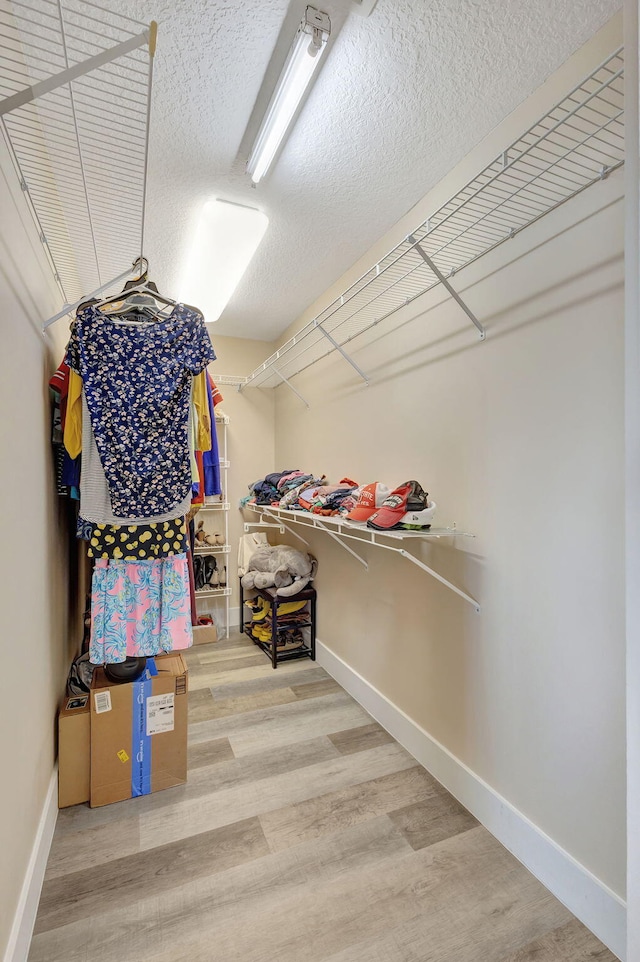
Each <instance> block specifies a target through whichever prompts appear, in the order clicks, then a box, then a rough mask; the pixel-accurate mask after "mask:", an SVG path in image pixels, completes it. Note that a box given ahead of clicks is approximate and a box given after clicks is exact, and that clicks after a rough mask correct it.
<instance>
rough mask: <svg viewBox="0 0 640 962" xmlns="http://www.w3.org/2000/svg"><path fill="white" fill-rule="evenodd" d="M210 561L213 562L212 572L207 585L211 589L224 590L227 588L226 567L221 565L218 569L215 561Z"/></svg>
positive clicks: (213, 559)
mask: <svg viewBox="0 0 640 962" xmlns="http://www.w3.org/2000/svg"><path fill="white" fill-rule="evenodd" d="M212 561H213V562H214V565H213V571H212V572H211V576H210V578H209V581H208V583H209V584H210V585H211V587H212V588H226V587H227V566H226V565H221V566H220V567H218V565H217V563H216V559H215V558H212Z"/></svg>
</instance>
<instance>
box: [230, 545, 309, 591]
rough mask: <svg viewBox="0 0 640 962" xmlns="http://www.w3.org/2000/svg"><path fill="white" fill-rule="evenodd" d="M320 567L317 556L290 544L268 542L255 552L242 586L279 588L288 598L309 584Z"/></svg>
mask: <svg viewBox="0 0 640 962" xmlns="http://www.w3.org/2000/svg"><path fill="white" fill-rule="evenodd" d="M317 568H318V562H317V561H316V559H315V558H314V557H313V555H310V554H306V553H305V552H302V551H298V550H297V549H296V548H292V547H291V546H290V545H288V544H276V545H270V544H266V545H263V546H262V547H261V548H258V550H257V551H254V553H253V554H252V555H251V557H250V559H249V563H248V565H247V570H246V572H245V574H244V575H243V576H242V587H243V588H272V587H275V588H276V589H277V591H276V594H277V595H278V596H279V597H283V598H288V597H290V596H291V595H297V594H298V592H299V591H302V590H303V589H304V588H306V587H307V585H308V584H309V582H310V581H312V580H313V578H314V576H315V573H316V571H317Z"/></svg>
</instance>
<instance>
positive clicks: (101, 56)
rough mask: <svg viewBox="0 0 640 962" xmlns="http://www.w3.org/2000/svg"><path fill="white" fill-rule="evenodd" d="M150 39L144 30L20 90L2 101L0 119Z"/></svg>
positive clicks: (0, 101)
mask: <svg viewBox="0 0 640 962" xmlns="http://www.w3.org/2000/svg"><path fill="white" fill-rule="evenodd" d="M149 37H150V32H149V30H143V31H142V33H138V34H135V36H133V37H129V39H128V40H123V42H122V43H118V44H116V46H115V47H109V49H108V50H102V51H101V52H100V53H97V54H96V55H95V56H94V57H89V58H88V59H87V60H83V61H82V62H81V63H77V64H74V65H73V67H68V68H67V69H66V70H61V71H60V72H59V73H56V74H54V75H53V76H52V77H47V79H46V80H41V81H39V82H38V83H35V84H33V85H32V86H31V87H25V88H24V90H19V91H18V92H17V93H15V94H12V95H11V96H10V97H5V98H4V100H0V117H3V116H4V115H5V114H8V113H9V112H10V111H11V110H17V108H18V107H23V106H24V105H25V104H28V103H31V101H33V100H37V99H38V97H43V96H44V95H45V94H48V93H51V91H52V90H57V89H58V87H63V86H64V85H65V84H68V83H69V82H70V81H72V80H77V79H78V77H84V75H85V74H87V73H90V72H91V71H92V70H97V68H98V67H103V66H104V65H105V64H107V63H111V61H112V60H117V59H118V57H123V56H124V55H125V54H127V53H131V51H132V50H137V49H138V47H142V46H144V44H145V43H149Z"/></svg>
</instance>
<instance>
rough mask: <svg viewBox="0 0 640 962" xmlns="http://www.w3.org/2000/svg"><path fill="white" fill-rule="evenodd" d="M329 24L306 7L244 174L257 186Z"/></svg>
mask: <svg viewBox="0 0 640 962" xmlns="http://www.w3.org/2000/svg"><path fill="white" fill-rule="evenodd" d="M330 32H331V21H330V20H329V17H328V16H327V14H326V13H322V11H320V10H316V9H315V7H307V9H306V12H305V16H304V19H303V21H302V23H301V24H300V26H299V27H298V31H297V33H296V36H295V39H294V41H293V45H292V47H291V50H290V51H289V54H288V56H287V60H286V62H285V65H284V68H283V71H282V73H281V74H280V78H279V80H278V83H277V84H276V88H275V90H274V93H273V97H272V98H271V102H270V103H269V106H268V108H267V112H266V114H265V115H264V119H263V121H262V124H261V126H260V130H259V131H258V136H257V137H256V141H255V143H254V145H253V149H252V151H251V154H250V155H249V160H248V163H247V171H248V172H249V174H251V180H252V181H253V182H254V184H257V183H258V181H260V180H261V179H262V178H263V177H264V175H265V174H266V173H267V171H268V170H269V167H270V166H271V164H272V163H273V161H274V159H275V156H276V154H277V152H278V149H279V147H280V145H281V143H282V141H283V140H284V138H285V136H286V133H287V131H288V130H289V127H290V126H291V123H292V121H293V118H294V117H295V115H296V111H297V109H298V107H299V106H300V102H301V100H302V98H303V96H304V94H305V92H306V90H307V89H308V87H309V85H310V83H311V81H312V79H313V75H314V74H315V72H316V70H317V69H318V65H319V63H320V60H321V59H322V55H323V53H324V51H325V49H326V46H327V40H328V39H329V33H330Z"/></svg>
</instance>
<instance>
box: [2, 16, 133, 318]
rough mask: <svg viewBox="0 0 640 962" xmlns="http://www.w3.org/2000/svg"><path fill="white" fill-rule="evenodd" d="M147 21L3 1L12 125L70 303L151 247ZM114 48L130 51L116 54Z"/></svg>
mask: <svg viewBox="0 0 640 962" xmlns="http://www.w3.org/2000/svg"><path fill="white" fill-rule="evenodd" d="M148 30H149V26H148V24H145V23H143V22H141V21H139V20H135V19H133V18H131V17H126V16H121V15H118V14H115V13H113V12H112V11H110V10H105V9H104V8H102V7H100V6H99V5H97V4H94V3H91V2H87V0H0V107H2V101H6V103H5V109H6V110H8V112H3V114H2V129H3V133H4V136H5V139H6V141H7V144H8V147H9V151H10V153H11V156H12V159H13V162H14V164H15V166H16V170H17V173H18V176H19V178H20V182H21V186H22V189H23V191H24V192H25V195H26V197H27V200H28V202H29V206H30V209H31V213H32V215H33V218H34V220H35V222H36V226H37V228H38V232H39V234H40V239H41V241H42V243H43V245H44V248H45V251H46V253H47V255H48V257H49V260H50V262H51V266H52V269H53V271H54V276H55V277H56V280H57V281H58V283H59V285H60V288H61V291H62V294H63V296H64V298H65V300H66V301H67V302H71V301H75V300H77V299H78V298H80V297H83V296H86V295H87V293H88V292H90V291H93V290H94V289H95V288H97V287H99V286H100V285H102V284H104V283H105V282H107V281H109V279H110V278H112V277H114V276H115V275H117V274H120V273H121V272H122V271H123V268H125V267H126V265H127V262H129V263H130V262H132V261H133V260H134V258H136V257H137V256H139V255H140V254H141V247H142V237H143V231H144V199H145V183H146V157H147V136H148V109H149V97H150V61H151V58H150V52H149V49H148V47H147V46H146V41H147V40H148V39H149V35H148ZM136 38H137V39H138V43H136ZM114 48H116V51H117V50H119V49H121V48H122V50H123V52H122V53H121V54H120V55H119V56H116V57H114V58H113V59H111V58H110V57H109V51H111V50H114ZM116 51H114V52H116ZM102 54H104V57H101V56H100V55H102ZM92 58H93V59H94V60H96V58H97V60H96V65H95V66H92V67H91V69H90V70H88V71H87V72H84V73H82V74H81V75H79V76H77V78H76V79H73V80H72V81H70V82H68V83H65V84H64V85H63V86H55V85H53V89H51V90H49V91H45V92H43V93H41V94H39V95H38V96H37V99H32V100H29V101H28V102H26V103H21V104H20V105H18V106H16V107H13V106H12V101H11V100H10V98H14V99H15V97H16V95H20V94H21V92H23V91H25V90H26V88H30V87H33V86H34V85H37V84H39V83H43V82H44V85H45V86H47V84H46V82H47V81H49V80H50V79H51V80H54V81H55V77H56V75H58V74H62V73H63V72H64V71H66V70H68V69H69V68H73V67H75V66H76V65H82V64H83V63H85V62H87V61H91V60H92Z"/></svg>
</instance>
